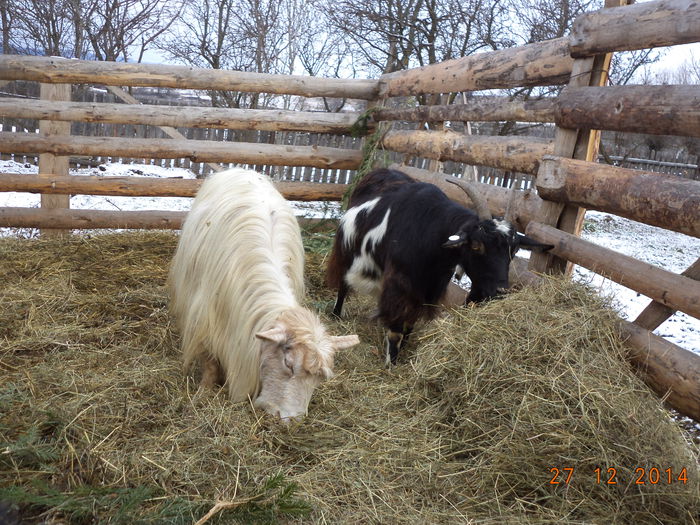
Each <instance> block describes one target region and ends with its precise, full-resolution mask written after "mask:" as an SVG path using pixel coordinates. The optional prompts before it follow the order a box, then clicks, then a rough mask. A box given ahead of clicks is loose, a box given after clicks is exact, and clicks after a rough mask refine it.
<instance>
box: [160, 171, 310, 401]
mask: <svg viewBox="0 0 700 525" xmlns="http://www.w3.org/2000/svg"><path fill="white" fill-rule="evenodd" d="M169 287H170V297H171V306H170V308H171V312H172V313H173V314H174V315H175V317H176V319H177V322H178V326H179V328H180V335H181V337H182V351H183V358H184V361H185V367H186V368H189V366H190V365H191V364H192V362H193V361H194V360H195V359H197V358H199V357H200V356H208V355H210V356H212V357H214V358H216V359H218V360H219V363H220V364H221V366H222V367H223V369H224V370H225V371H226V383H227V386H228V390H229V396H230V397H231V399H232V400H234V401H242V400H245V399H246V398H247V396H251V397H255V395H256V394H257V392H258V390H259V387H260V385H259V380H260V377H259V376H260V369H259V367H260V355H259V349H260V341H259V340H257V339H256V338H255V334H256V333H258V332H260V331H262V330H264V329H265V328H269V327H270V326H271V325H272V324H273V323H274V322H275V320H276V319H277V318H278V317H279V316H280V314H281V313H282V312H284V311H288V310H290V309H292V308H299V306H298V304H299V301H301V299H302V297H303V295H304V249H303V246H302V240H301V232H300V230H299V225H298V223H297V220H296V218H295V217H294V214H293V212H292V209H291V207H290V206H289V204H288V203H287V201H286V200H285V199H284V198H283V197H282V195H280V194H279V192H278V191H277V190H276V189H275V187H274V186H273V185H272V183H271V182H270V180H269V179H268V178H267V177H264V176H262V175H260V174H258V173H256V172H254V171H250V170H246V169H241V168H234V169H230V170H226V171H223V172H220V173H217V174H213V175H211V176H210V177H209V178H208V179H207V180H206V181H205V182H204V183H203V184H202V186H201V188H200V190H199V192H198V193H197V196H196V198H195V200H194V202H193V204H192V209H191V211H190V213H189V214H188V216H187V219H186V220H185V223H184V225H183V228H182V232H181V236H180V242H179V245H178V248H177V251H176V253H175V256H174V259H173V262H172V266H171V269H170V279H169Z"/></svg>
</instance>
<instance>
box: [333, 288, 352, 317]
mask: <svg viewBox="0 0 700 525" xmlns="http://www.w3.org/2000/svg"><path fill="white" fill-rule="evenodd" d="M348 291H349V289H348V285H347V284H346V283H345V281H344V280H343V282H342V283H340V286H339V287H338V298H337V299H336V300H335V306H334V307H333V315H334V316H336V317H338V318H339V317H340V316H341V314H342V313H343V303H344V302H345V297H347V295H348Z"/></svg>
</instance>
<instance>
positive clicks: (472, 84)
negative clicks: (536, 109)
mask: <svg viewBox="0 0 700 525" xmlns="http://www.w3.org/2000/svg"><path fill="white" fill-rule="evenodd" d="M572 63H573V59H572V58H571V56H569V39H568V38H566V37H562V38H557V39H554V40H547V41H544V42H537V43H534V44H528V45H525V46H519V47H512V48H508V49H502V50H499V51H490V52H487V53H477V54H475V55H470V56H467V57H463V58H457V59H453V60H446V61H444V62H440V63H439V64H431V65H428V66H423V67H419V68H415V69H409V70H406V71H397V72H395V73H388V74H385V75H382V76H381V77H380V79H379V80H380V83H381V88H380V96H388V97H398V96H407V95H419V94H422V93H450V92H460V91H474V90H481V89H500V88H512V87H520V86H542V85H553V84H563V83H565V82H567V81H568V79H569V75H570V73H571V67H572ZM0 78H2V77H1V75H0Z"/></svg>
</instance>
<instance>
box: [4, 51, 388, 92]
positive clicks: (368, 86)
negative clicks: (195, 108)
mask: <svg viewBox="0 0 700 525" xmlns="http://www.w3.org/2000/svg"><path fill="white" fill-rule="evenodd" d="M0 79H4V80H30V81H35V82H45V83H68V82H70V83H73V84H104V85H107V86H148V87H171V88H178V89H202V90H220V91H246V92H250V93H275V94H278V95H301V96H303V97H336V98H353V99H364V100H372V99H374V98H376V96H377V91H378V88H379V82H378V81H377V80H358V79H347V80H346V79H340V78H320V77H310V76H301V75H271V74H267V73H249V72H245V71H230V70H224V69H204V68H195V67H188V66H170V65H161V64H133V63H124V62H106V61H105V62H96V61H91V60H76V59H65V58H60V57H33V56H32V57H29V56H19V55H0Z"/></svg>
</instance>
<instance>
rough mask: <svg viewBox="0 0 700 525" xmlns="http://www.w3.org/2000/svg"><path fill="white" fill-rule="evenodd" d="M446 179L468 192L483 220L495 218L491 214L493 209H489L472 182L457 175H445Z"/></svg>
mask: <svg viewBox="0 0 700 525" xmlns="http://www.w3.org/2000/svg"><path fill="white" fill-rule="evenodd" d="M445 180H446V181H447V182H451V183H452V184H455V185H457V186H459V187H460V188H462V190H464V193H466V194H467V196H468V197H469V198H470V199H471V201H472V203H473V204H474V208H475V209H476V213H477V214H478V215H479V218H480V219H481V220H482V221H485V220H488V219H493V216H492V215H491V210H489V207H488V205H487V204H486V201H485V200H484V199H482V198H481V195H479V194H478V193H477V191H476V188H474V186H473V185H472V184H470V183H469V182H467V181H466V180H462V179H458V178H456V177H445Z"/></svg>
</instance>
